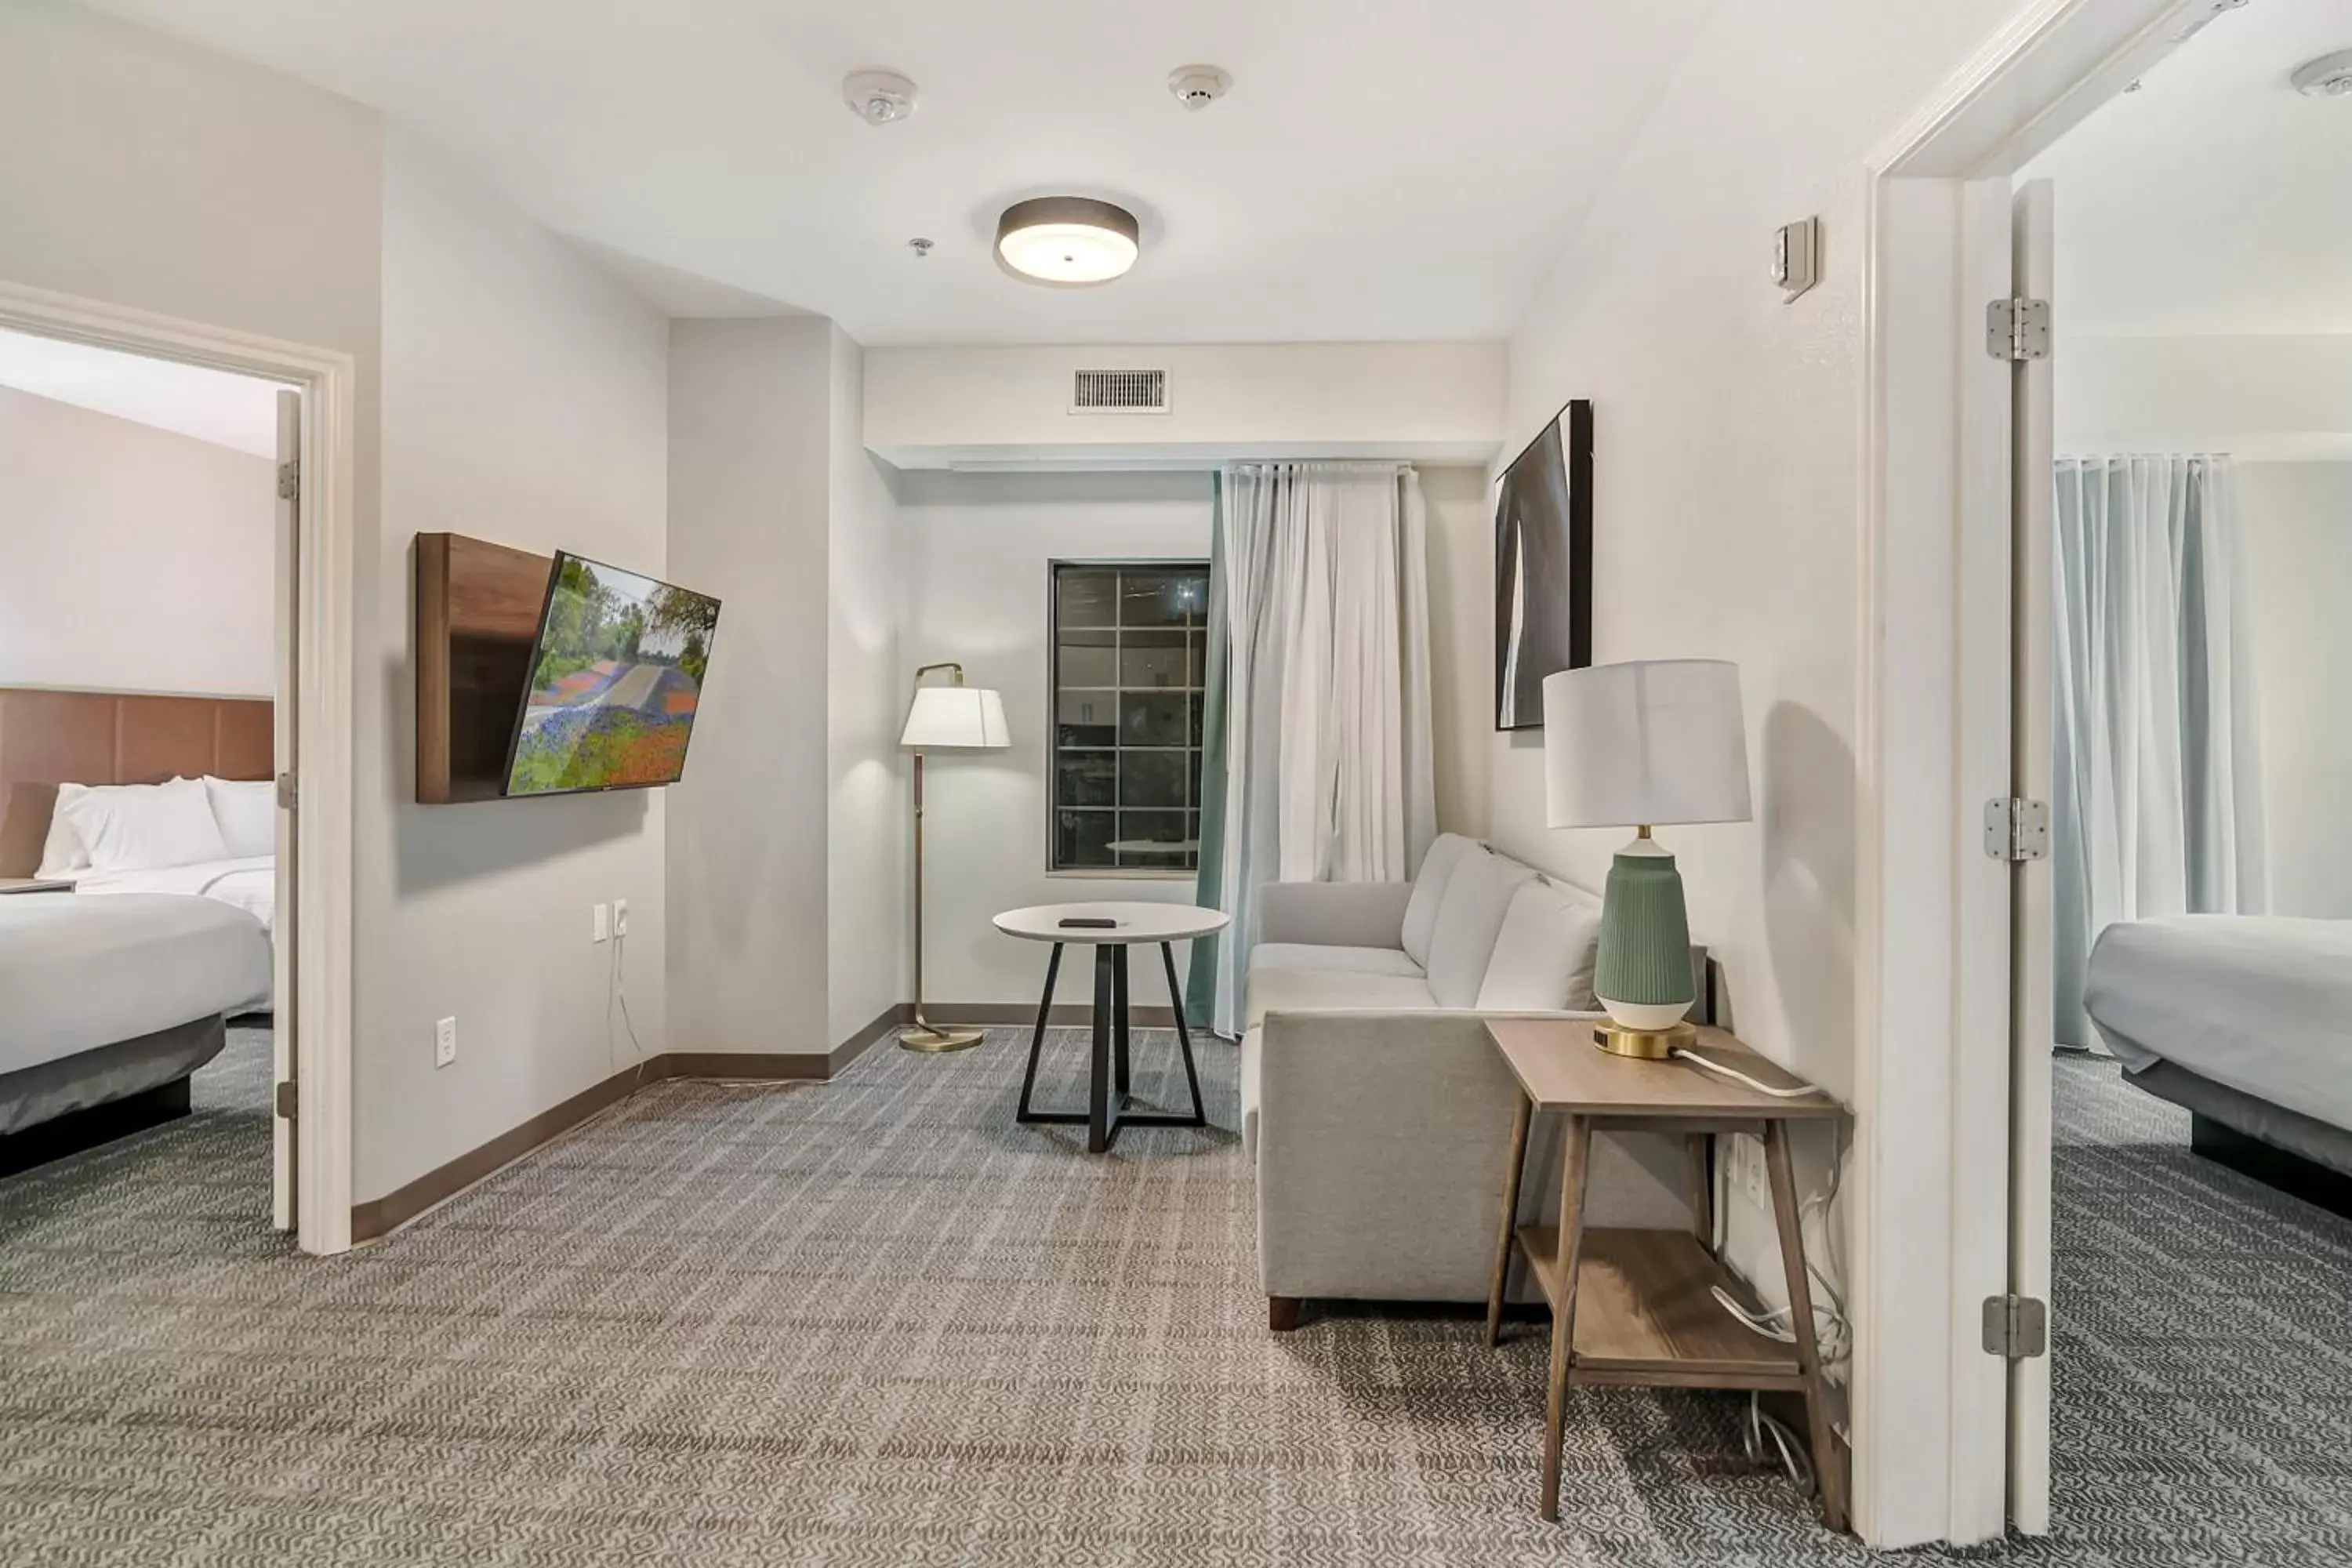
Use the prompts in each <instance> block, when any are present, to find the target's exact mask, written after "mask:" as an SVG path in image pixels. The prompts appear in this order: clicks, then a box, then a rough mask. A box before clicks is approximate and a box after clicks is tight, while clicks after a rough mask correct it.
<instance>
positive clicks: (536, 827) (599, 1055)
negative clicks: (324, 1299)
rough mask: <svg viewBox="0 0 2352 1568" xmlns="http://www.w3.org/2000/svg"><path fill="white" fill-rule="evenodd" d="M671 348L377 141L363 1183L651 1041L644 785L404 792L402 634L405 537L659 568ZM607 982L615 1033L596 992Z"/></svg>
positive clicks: (571, 259)
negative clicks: (438, 796) (562, 793)
mask: <svg viewBox="0 0 2352 1568" xmlns="http://www.w3.org/2000/svg"><path fill="white" fill-rule="evenodd" d="M667 363H668V324H667V322H666V321H664V320H663V319H662V318H661V317H660V316H658V315H656V313H655V312H654V311H653V310H650V309H649V308H648V307H646V305H644V304H642V303H641V302H639V301H638V300H636V298H635V296H634V295H632V294H630V293H629V292H628V290H627V289H625V288H623V287H622V286H621V285H620V284H619V283H617V282H615V281H614V280H613V279H611V278H609V277H608V276H606V275H605V274H604V272H603V271H601V270H600V269H598V268H596V267H595V266H593V264H592V263H590V262H589V261H588V260H587V259H586V258H583V256H581V255H580V254H579V253H578V252H577V251H575V250H574V249H572V247H570V246H569V245H568V244H566V243H565V242H564V241H562V240H561V239H559V238H557V237H555V236H554V235H552V234H551V233H549V232H548V231H547V230H545V229H543V228H541V227H540V226H537V225H535V224H533V223H532V222H530V220H528V219H526V218H524V217H522V216H520V215H518V214H517V213H515V212H514V211H513V210H512V209H511V208H509V207H508V206H506V205H503V204H502V203H501V202H499V200H498V199H496V198H495V197H493V196H491V195H488V193H487V192H485V191H484V190H482V189H481V188H480V187H479V186H478V185H475V184H473V183H472V182H471V181H470V180H468V179H467V177H466V176H465V175H463V174H459V173H458V172H457V170H456V169H454V168H453V167H451V166H450V165H449V164H448V163H446V162H444V161H443V160H442V159H441V158H439V157H438V156H437V155H436V154H435V153H433V152H432V151H431V150H429V149H427V148H425V146H423V145H422V144H420V143H419V142H415V141H414V140H413V139H411V138H409V137H407V136H404V135H402V134H399V133H397V132H394V133H392V134H389V135H387V137H386V139H385V142H384V160H383V544H382V548H381V550H380V551H378V552H375V553H374V554H373V557H368V556H363V557H362V561H363V562H364V563H366V564H365V565H364V566H363V568H362V569H363V570H365V571H367V572H368V573H369V579H368V582H367V584H366V586H367V587H368V588H369V589H370V590H372V592H373V597H374V600H375V603H376V606H377V614H378V616H379V617H380V621H379V624H380V626H382V628H383V632H382V637H381V644H380V649H379V651H378V652H377V653H376V655H375V656H374V657H373V658H368V657H364V656H363V657H362V666H361V668H362V671H363V674H364V676H365V679H363V680H362V688H361V692H360V712H361V716H362V717H361V725H360V734H359V758H358V761H359V779H360V795H361V815H360V831H359V836H358V850H357V862H358V874H359V887H360V897H361V907H360V927H359V943H360V953H361V965H362V966H361V971H360V991H359V999H360V1015H361V1017H360V1034H359V1040H360V1049H359V1062H358V1077H357V1079H356V1094H357V1100H358V1103H359V1105H360V1106H361V1107H362V1118H361V1121H360V1123H359V1149H358V1159H359V1167H358V1177H357V1190H358V1192H359V1193H360V1194H361V1195H362V1197H364V1196H367V1195H370V1194H378V1193H382V1192H384V1191H387V1190H389V1189H391V1188H393V1187H396V1186H398V1185H399V1184H401V1183H403V1182H405V1181H409V1180H411V1179H413V1178H415V1176H417V1175H419V1174H421V1173H424V1172H426V1171H429V1170H431V1169H433V1168H434V1167H435V1166H436V1165H439V1164H441V1163H445V1162H446V1161H449V1160H451V1159H454V1158H456V1157H457V1156H458V1155H459V1154H462V1153H464V1152H467V1151H468V1150H470V1149H473V1148H476V1147H478V1146H479V1145H480V1144H482V1143H484V1142H488V1141H489V1140H490V1139H492V1138H494V1137H496V1136H498V1135H499V1134H500V1133H502V1132H505V1131H508V1130H509V1128H512V1127H514V1126H516V1125H517V1124H519V1123H520V1122H522V1121H526V1120H528V1119H529V1118H530V1117H531V1116H534V1115H536V1114H538V1113H539V1112H540V1111H542V1110H547V1109H549V1108H550V1107H551V1106H553V1105H555V1104H557V1103H559V1102H560V1101H562V1100H565V1099H568V1098H569V1097H571V1096H572V1095H574V1094H577V1093H579V1092H580V1091H581V1090H583V1089H587V1088H589V1087H591V1086H592V1085H593V1084H595V1083H596V1082H598V1081H599V1080H601V1079H605V1078H607V1077H610V1076H611V1075H612V1074H613V1073H614V1072H616V1071H619V1070H621V1069H623V1068H627V1067H628V1066H630V1065H631V1063H632V1062H633V1061H634V1060H635V1050H636V1049H637V1048H639V1047H642V1049H643V1051H644V1052H645V1054H646V1055H647V1056H651V1055H654V1054H656V1053H657V1052H659V1051H661V1050H663V1049H664V1048H665V1047H666V1038H665V1034H664V1020H665V1016H666V1008H665V1005H664V997H663V988H664V982H665V970H666V964H665V947H666V945H667V929H666V922H665V920H664V904H665V897H666V895H665V886H664V858H663V816H664V804H665V803H664V798H663V792H661V791H656V790H646V791H627V792H621V793H616V794H612V795H576V796H569V797H564V798H561V799H551V800H537V801H491V802H484V803H479V804H476V805H458V806H427V805H416V804H415V759H414V757H413V755H412V748H413V738H414V735H415V719H414V708H413V706H412V704H413V702H414V697H415V676H414V674H413V668H412V665H411V662H410V659H409V657H408V655H409V648H408V631H409V626H410V608H409V606H410V599H411V591H410V585H411V582H412V574H413V567H412V564H411V554H412V550H411V537H412V535H414V534H415V533H417V532H421V531H453V532H458V533H467V534H472V535H475V536H477V537H478V538H483V539H488V540H492V541H494V542H498V543H501V544H509V545H513V546H515V547H517V548H519V549H523V550H532V551H542V552H551V551H553V550H555V549H558V548H562V549H568V550H573V551H577V552H580V553H582V554H585V555H589V556H593V557H594V558H595V559H597V560H601V561H609V562H612V563H614V564H615V565H620V566H626V567H631V568H635V569H636V570H640V571H644V572H647V573H650V574H656V575H660V574H664V568H665V560H664V553H665V550H664V546H665V533H666V528H665V515H666V511H667V493H666V490H667V480H666V475H667V461H668V455H667V399H668V370H667ZM687 581H688V582H693V581H694V579H692V578H688V579H687ZM719 591H720V592H722V593H723V592H724V588H723V586H720V587H719ZM363 646H364V645H363ZM702 739H703V737H702V735H701V733H700V731H698V732H697V735H696V747H697V750H698V751H699V749H700V746H701V744H702ZM616 898H617V899H626V900H628V902H629V936H628V939H627V942H625V944H624V947H622V948H615V947H614V946H612V945H610V944H604V945H599V944H597V943H595V942H592V941H591V938H590V923H589V906H590V905H591V904H593V903H597V902H608V901H610V900H614V899H616ZM616 984H625V994H626V996H627V1000H628V1017H629V1019H630V1020H632V1021H633V1024H634V1027H635V1040H636V1044H635V1045H634V1046H633V1044H632V1042H631V1038H630V1035H629V1032H628V1027H627V1026H625V1025H624V1023H623V1022H622V1019H621V1016H620V1010H619V1009H618V1007H616V1006H612V1005H610V1003H609V1001H608V998H609V997H610V996H611V995H612V993H613V991H614V986H615V985H616ZM447 1016H456V1017H457V1020H458V1042H459V1043H458V1054H457V1062H456V1063H455V1064H454V1065H452V1066H451V1067H448V1068H438V1069H436V1068H435V1067H434V1065H433V1025H434V1021H435V1020H436V1019H437V1018H442V1017H447Z"/></svg>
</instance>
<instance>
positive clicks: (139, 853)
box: [58, 779, 229, 872]
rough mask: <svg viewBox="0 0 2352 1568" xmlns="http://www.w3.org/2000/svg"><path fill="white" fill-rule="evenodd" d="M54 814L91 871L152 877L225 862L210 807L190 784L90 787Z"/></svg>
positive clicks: (225, 852) (198, 787)
mask: <svg viewBox="0 0 2352 1568" xmlns="http://www.w3.org/2000/svg"><path fill="white" fill-rule="evenodd" d="M58 810H60V811H61V812H63V813H64V815H65V816H66V818H67V819H68V821H70V822H71V823H72V824H73V826H74V831H75V832H77V833H79V834H80V835H81V841H82V843H83V844H84V845H86V846H87V847H89V864H90V868H91V869H92V870H95V871H100V872H117V871H152V870H156V869H158V868H163V867H165V866H193V865H194V864H195V863H196V862H198V861H200V860H226V859H227V858H229V857H228V846H227V845H226V844H224V843H222V842H221V830H220V824H219V823H218V822H216V821H215V820H214V819H213V808H212V803H211V802H210V801H209V800H207V799H205V786H204V785H203V784H199V783H197V782H196V781H195V780H194V779H173V781H172V782H171V783H170V784H94V785H92V786H90V787H89V788H88V789H85V790H83V791H82V792H81V793H80V794H79V795H76V796H75V797H74V798H73V800H72V801H71V802H70V803H69V804H67V803H61V804H60V805H59V806H58Z"/></svg>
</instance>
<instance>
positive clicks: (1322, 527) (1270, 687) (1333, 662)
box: [1203, 463, 1437, 1035]
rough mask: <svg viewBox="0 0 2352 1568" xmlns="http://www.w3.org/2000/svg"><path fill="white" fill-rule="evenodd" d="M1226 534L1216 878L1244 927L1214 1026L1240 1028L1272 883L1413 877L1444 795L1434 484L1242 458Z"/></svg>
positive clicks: (1225, 961)
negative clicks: (1435, 673) (1435, 664)
mask: <svg viewBox="0 0 2352 1568" xmlns="http://www.w3.org/2000/svg"><path fill="white" fill-rule="evenodd" d="M1217 527H1218V531H1219V539H1218V545H1219V557H1220V560H1221V562H1222V563H1223V571H1224V584H1223V586H1224V603H1225V611H1226V626H1225V633H1226V645H1225V652H1226V665H1225V671H1224V675H1225V679H1224V702H1223V721H1224V722H1223V739H1224V742H1225V745H1224V815H1223V842H1222V844H1220V845H1218V846H1217V851H1218V857H1219V859H1218V867H1217V875H1216V880H1215V884H1214V885H1215V887H1216V889H1217V899H1218V903H1219V907H1221V908H1222V909H1223V910H1224V911H1225V912H1226V913H1227V914H1229V915H1231V916H1232V917H1233V926H1232V929H1231V931H1230V932H1229V933H1228V934H1227V935H1226V936H1225V937H1223V938H1222V939H1221V940H1220V941H1219V942H1218V943H1217V948H1216V980H1215V985H1214V989H1213V1026H1214V1027H1215V1028H1216V1030H1217V1031H1218V1032H1219V1033H1220V1034H1226V1035H1234V1034H1239V1033H1240V1032H1241V1024H1242V1016H1243V999H1242V992H1243V984H1244V980H1245V978H1246V976H1247V972H1248V965H1249V951H1250V948H1251V947H1252V946H1253V945H1254V944H1255V941H1256V929H1257V907H1258V898H1257V890H1258V889H1259V888H1260V887H1261V886H1263V885H1264V884H1265V883H1267V882H1275V881H1285V882H1314V881H1330V882H1382V881H1402V880H1405V879H1409V878H1411V877H1412V872H1413V868H1415V867H1417V866H1418V865H1419V864H1420V863H1421V856H1422V852H1423V850H1425V849H1427V848H1428V847H1429V843H1430V840H1431V839H1432V838H1433V837H1435V834H1436V831H1437V805H1436V791H1435V786H1434V784H1433V763H1432V754H1431V739H1430V734H1431V731H1430V686H1429V581H1428V564H1427V547H1426V542H1425V535H1426V532H1427V523H1426V520H1425V514H1424V511H1423V504H1422V496H1421V479H1420V476H1419V475H1417V474H1415V473H1414V472H1413V470H1412V468H1401V467H1399V466H1398V465H1397V464H1394V463H1250V464H1242V465H1237V466H1234V467H1233V468H1227V469H1226V470H1225V472H1224V474H1223V482H1222V484H1221V486H1220V504H1219V507H1218V518H1217ZM1212 706H1214V705H1212ZM1210 754H1211V755H1212V756H1213V755H1214V747H1213V746H1212V748H1211V752H1210ZM1203 885H1204V886H1206V885H1207V879H1203Z"/></svg>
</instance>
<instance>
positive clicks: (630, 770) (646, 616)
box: [506, 553, 719, 795]
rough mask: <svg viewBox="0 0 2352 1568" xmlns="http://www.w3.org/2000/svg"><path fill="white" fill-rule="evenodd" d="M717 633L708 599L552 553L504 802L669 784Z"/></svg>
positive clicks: (681, 758) (715, 611) (682, 758)
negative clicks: (515, 797)
mask: <svg viewBox="0 0 2352 1568" xmlns="http://www.w3.org/2000/svg"><path fill="white" fill-rule="evenodd" d="M718 629H719V601H718V600H716V599H713V598H711V597H709V595H703V594H697V593H694V592H692V591H691V590H689V589H686V588H677V587H673V586H671V585H670V584H667V583H656V582H655V581H654V580H653V579H652V578H650V577H640V576H638V575H637V574H635V573H634V572H624V571H622V570H620V569H619V568H618V567H614V566H606V565H604V564H602V563H598V562H594V561H583V560H582V559H580V557H578V556H576V555H566V554H562V553H558V554H557V556H556V557H555V575H554V577H553V579H552V580H551V582H550V583H549V584H548V589H547V607H546V609H545V610H544V611H543V612H541V616H540V620H539V641H538V644H537V646H536V647H533V648H532V650H531V662H530V682H529V689H527V690H526V691H525V693H524V695H523V702H522V713H521V716H520V719H519V720H518V721H517V722H516V725H515V736H514V744H513V746H512V748H511V750H510V751H509V753H508V761H507V785H506V793H507V794H508V795H566V794H570V793H572V792H573V791H577V790H598V789H635V788H642V787H645V786H646V785H651V784H676V783H677V778H678V774H679V773H682V772H683V771H684V770H685V767H686V743H687V741H688V738H689V737H690V736H691V735H692V734H693V733H694V714H695V710H696V708H697V707H698V706H699V704H700V702H701V700H702V677H703V671H704V670H705V669H706V668H708V667H709V662H710V640H711V637H712V636H713V635H714V634H715V633H716V632H717V631H718Z"/></svg>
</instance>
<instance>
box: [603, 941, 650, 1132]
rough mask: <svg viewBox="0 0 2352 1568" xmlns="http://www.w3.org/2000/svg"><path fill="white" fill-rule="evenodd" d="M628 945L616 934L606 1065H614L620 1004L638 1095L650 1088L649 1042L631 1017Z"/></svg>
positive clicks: (633, 1088)
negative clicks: (615, 1018)
mask: <svg viewBox="0 0 2352 1568" xmlns="http://www.w3.org/2000/svg"><path fill="white" fill-rule="evenodd" d="M628 945H629V939H628V936H627V934H626V933H625V932H616V933H614V937H613V963H612V973H611V976H610V978H611V980H612V984H610V985H608V986H607V987H605V992H604V1042H605V1044H604V1063H605V1065H606V1066H607V1067H609V1066H611V1065H612V1060H613V1056H612V1050H613V1047H612V1040H613V1008H614V1004H616V1003H617V1004H618V1005H619V1006H620V1009H621V1026H622V1027H623V1028H625V1029H626V1030H628V1032H629V1049H630V1050H631V1051H632V1052H633V1053H635V1056H636V1058H637V1081H636V1082H635V1084H634V1085H632V1086H631V1090H630V1091H631V1092H632V1093H635V1091H636V1090H637V1089H643V1088H644V1087H645V1086H646V1047H645V1042H644V1041H642V1040H640V1039H638V1038H637V1026H636V1021H635V1019H633V1018H631V1017H630V1016H629V984H628V963H627V962H626V952H627V948H628Z"/></svg>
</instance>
